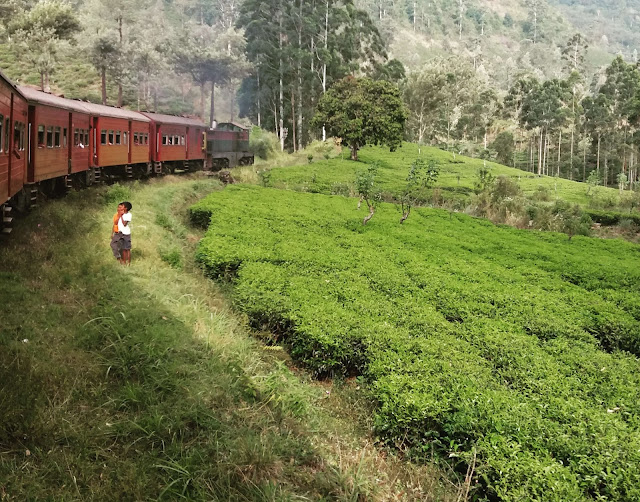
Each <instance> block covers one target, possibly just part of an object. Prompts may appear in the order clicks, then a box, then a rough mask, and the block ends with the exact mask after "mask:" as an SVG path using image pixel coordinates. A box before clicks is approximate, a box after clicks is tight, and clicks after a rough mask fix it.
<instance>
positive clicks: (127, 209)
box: [118, 202, 132, 265]
mask: <svg viewBox="0 0 640 502" xmlns="http://www.w3.org/2000/svg"><path fill="white" fill-rule="evenodd" d="M122 206H123V208H124V211H123V213H122V215H120V219H119V220H118V232H120V234H121V235H122V236H121V238H120V248H121V250H122V258H121V259H120V263H122V264H123V265H131V226H130V225H129V223H131V208H132V206H131V202H123V203H122Z"/></svg>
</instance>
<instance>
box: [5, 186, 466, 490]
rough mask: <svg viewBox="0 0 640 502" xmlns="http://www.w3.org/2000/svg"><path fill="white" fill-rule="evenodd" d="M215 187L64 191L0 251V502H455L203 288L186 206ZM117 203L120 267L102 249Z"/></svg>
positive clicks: (360, 410)
mask: <svg viewBox="0 0 640 502" xmlns="http://www.w3.org/2000/svg"><path fill="white" fill-rule="evenodd" d="M218 188H219V185H218V184H217V182H215V181H211V180H204V179H199V178H186V179H185V178H175V177H166V178H164V179H162V180H157V181H153V182H151V183H148V184H139V183H133V184H127V185H126V186H120V185H114V186H111V187H109V188H106V187H102V188H98V189H89V190H85V191H83V192H80V193H72V194H70V195H69V196H67V197H66V198H65V199H63V200H60V201H51V202H49V203H47V204H46V205H45V206H44V207H43V208H40V209H37V210H36V211H34V212H33V213H32V214H30V215H29V216H28V217H26V218H25V219H22V220H19V221H18V222H17V225H16V228H15V229H14V232H13V234H12V235H11V238H10V239H9V240H7V241H6V242H3V243H2V245H0V263H1V264H2V265H1V268H0V302H1V304H2V312H3V314H2V318H1V319H0V424H2V426H1V427H0V498H1V499H2V500H7V501H14V500H15V501H21V500H177V499H182V498H184V499H188V500H220V501H227V500H256V501H265V500H345V501H346V500H357V499H358V498H360V499H362V498H366V499H368V500H370V499H380V500H383V499H394V500H409V499H414V500H415V499H420V500H454V498H455V497H456V491H457V489H456V488H455V487H450V486H451V485H449V483H448V482H445V481H444V480H443V477H442V473H441V472H440V471H438V470H436V469H434V468H433V467H430V466H415V465H414V466H412V465H410V464H405V463H401V462H400V461H399V460H397V459H395V458H394V457H393V455H385V454H384V453H383V452H381V451H380V450H378V449H376V448H374V447H373V446H372V443H373V438H372V437H371V435H370V427H371V422H370V418H368V416H369V414H370V413H369V407H368V404H367V401H366V400H365V399H364V396H363V393H362V391H361V390H357V389H356V385H355V384H350V383H348V382H345V383H343V384H340V383H339V382H336V383H335V384H334V385H331V386H329V385H320V384H316V383H313V382H310V381H309V380H308V379H307V378H306V377H305V375H304V373H301V372H300V371H295V373H294V372H292V371H291V369H290V367H292V364H291V361H290V360H289V359H288V358H286V357H285V355H284V354H283V353H282V352H280V351H276V350H268V349H266V348H264V347H263V346H262V345H261V344H259V343H257V342H256V341H255V340H254V339H253V338H252V337H251V336H250V335H249V333H248V329H247V327H246V325H245V323H244V321H243V319H242V318H241V317H238V316H237V315H235V314H234V313H233V312H232V311H231V309H230V307H229V305H228V304H227V301H226V299H225V296H224V294H223V293H222V292H221V291H220V290H219V289H218V288H217V287H216V286H214V285H213V284H212V283H211V282H210V281H208V280H207V279H206V278H204V277H203V275H202V273H201V270H200V269H199V267H198V266H196V264H195V263H194V261H193V251H194V247H195V243H196V242H197V241H198V239H199V238H200V234H199V232H198V231H196V230H194V229H192V228H191V227H189V226H188V225H187V224H186V220H185V208H186V206H188V205H189V204H192V203H194V202H195V201H196V200H197V199H198V198H200V197H201V196H202V195H204V194H205V193H208V192H210V191H212V190H216V189H218ZM123 197H126V198H127V199H129V200H130V201H131V202H132V203H133V211H132V213H133V215H134V221H133V222H132V229H133V252H132V265H131V267H126V268H125V267H122V266H120V265H118V264H117V263H116V261H115V260H114V259H113V257H112V256H111V253H110V249H109V247H108V241H109V232H110V222H111V217H112V215H113V213H114V211H115V203H117V202H119V201H120V200H121V199H122V198H123ZM178 256H179V257H180V259H179V260H178V258H177V257H178ZM178 262H179V263H180V266H176V264H177V263H178ZM294 369H295V368H294ZM403 494H404V495H403Z"/></svg>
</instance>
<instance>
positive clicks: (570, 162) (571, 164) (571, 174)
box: [569, 126, 573, 180]
mask: <svg viewBox="0 0 640 502" xmlns="http://www.w3.org/2000/svg"><path fill="white" fill-rule="evenodd" d="M569 179H570V180H572V179H573V126H571V157H570V159H569Z"/></svg>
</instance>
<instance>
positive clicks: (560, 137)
mask: <svg viewBox="0 0 640 502" xmlns="http://www.w3.org/2000/svg"><path fill="white" fill-rule="evenodd" d="M561 145H562V129H560V132H559V133H558V167H557V169H558V170H557V176H558V178H559V177H560V146H561Z"/></svg>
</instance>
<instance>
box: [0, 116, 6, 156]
mask: <svg viewBox="0 0 640 502" xmlns="http://www.w3.org/2000/svg"><path fill="white" fill-rule="evenodd" d="M3 127H4V115H2V114H1V113H0V152H2V151H3V147H4V146H5V144H4V141H3V139H4V136H3V134H2V133H3V131H4V129H3Z"/></svg>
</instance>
